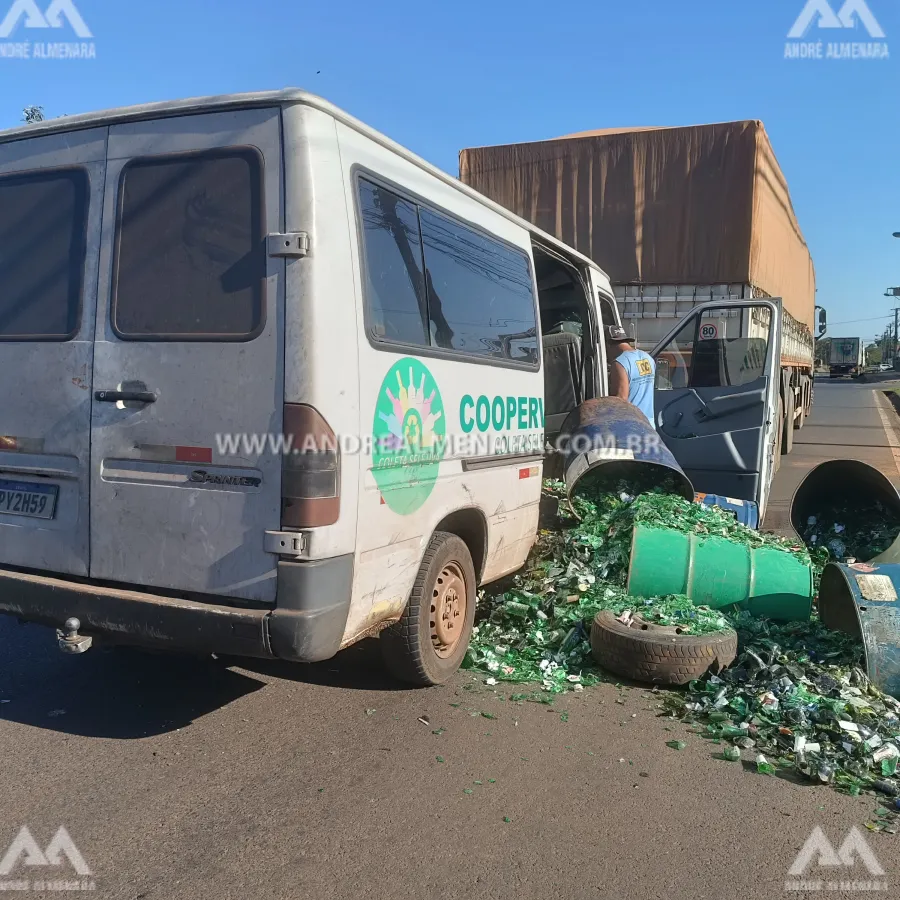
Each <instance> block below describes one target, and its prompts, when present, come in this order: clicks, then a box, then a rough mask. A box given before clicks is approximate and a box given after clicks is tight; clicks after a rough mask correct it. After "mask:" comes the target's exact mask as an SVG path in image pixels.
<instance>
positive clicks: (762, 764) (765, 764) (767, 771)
mask: <svg viewBox="0 0 900 900" xmlns="http://www.w3.org/2000/svg"><path fill="white" fill-rule="evenodd" d="M756 771H757V772H759V774H760V775H774V774H775V773H776V772H777V771H778V770H777V769H776V768H775V766H773V765H772V763H770V762H769V761H768V760H767V759H766V758H765V756H763V755H762V753H760V754H758V755H757V757H756Z"/></svg>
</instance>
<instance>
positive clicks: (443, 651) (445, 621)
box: [429, 562, 469, 659]
mask: <svg viewBox="0 0 900 900" xmlns="http://www.w3.org/2000/svg"><path fill="white" fill-rule="evenodd" d="M468 602H469V598H468V595H467V592H466V579H465V576H464V575H463V572H462V568H461V567H460V565H459V563H456V562H449V563H447V565H445V566H444V568H443V569H441V571H440V574H439V575H438V577H437V578H436V579H435V582H434V587H433V588H432V593H431V616H430V619H429V621H430V625H431V644H432V646H433V647H434V652H435V654H436V655H437V656H439V657H441V658H442V659H443V658H446V657H448V656H451V655H452V653H453V651H454V650H455V649H456V647H457V645H458V644H459V639H460V637H461V636H462V633H463V630H464V628H465V623H466V608H467V607H468Z"/></svg>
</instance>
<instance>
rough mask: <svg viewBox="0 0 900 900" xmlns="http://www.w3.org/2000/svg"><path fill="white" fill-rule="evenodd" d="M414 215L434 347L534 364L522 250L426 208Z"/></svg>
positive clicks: (528, 283)
mask: <svg viewBox="0 0 900 900" xmlns="http://www.w3.org/2000/svg"><path fill="white" fill-rule="evenodd" d="M419 215H420V219H421V222H422V241H423V244H424V246H425V279H426V284H427V288H428V311H429V314H430V317H431V334H432V342H433V343H434V345H435V346H437V347H446V348H447V349H452V350H461V351H462V352H464V353H472V354H475V355H477V356H491V357H494V358H495V359H510V360H516V361H519V362H527V363H532V364H533V363H536V362H537V320H536V316H535V311H534V288H533V286H532V280H531V270H530V268H529V266H528V258H527V257H526V256H525V254H524V253H520V252H517V251H515V250H512V249H510V248H508V247H506V246H505V245H504V244H501V243H500V242H499V241H493V240H491V239H490V238H488V237H486V236H485V235H483V234H480V233H479V232H477V231H474V230H473V229H471V228H466V226H465V225H461V224H459V223H458V222H454V221H452V220H451V219H447V218H445V217H444V216H439V215H437V214H436V213H433V212H431V211H430V210H427V209H422V210H421V211H420V213H419Z"/></svg>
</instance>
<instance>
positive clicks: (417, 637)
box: [380, 531, 476, 687]
mask: <svg viewBox="0 0 900 900" xmlns="http://www.w3.org/2000/svg"><path fill="white" fill-rule="evenodd" d="M475 591H476V586H475V566H474V565H473V564H472V555H471V554H470V553H469V548H468V547H467V546H466V545H465V543H464V542H463V541H462V540H461V539H460V538H458V537H457V536H456V535H455V534H450V533H448V532H446V531H438V532H435V534H434V536H433V537H432V539H431V543H430V544H429V545H428V549H427V550H426V551H425V556H424V557H423V559H422V565H421V566H420V567H419V572H418V574H417V575H416V580H415V583H414V584H413V588H412V591H411V592H410V595H409V601H408V602H407V604H406V609H405V610H404V611H403V615H402V616H401V618H400V621H399V622H396V623H395V624H394V625H391V626H390V627H389V628H386V629H385V630H384V631H382V632H381V637H380V643H381V651H382V657H383V658H384V662H385V665H386V666H387V668H388V670H389V671H390V672H391V674H392V675H394V676H395V677H396V678H399V679H400V680H401V681H406V682H409V683H410V684H414V685H417V686H420V687H425V686H428V685H433V684H443V683H444V682H445V681H447V680H448V679H449V678H450V677H451V676H452V675H453V674H454V672H456V670H457V669H458V668H459V666H460V663H461V662H462V661H463V657H464V656H465V655H466V649H467V648H468V646H469V639H470V638H471V637H472V626H473V625H474V623H475Z"/></svg>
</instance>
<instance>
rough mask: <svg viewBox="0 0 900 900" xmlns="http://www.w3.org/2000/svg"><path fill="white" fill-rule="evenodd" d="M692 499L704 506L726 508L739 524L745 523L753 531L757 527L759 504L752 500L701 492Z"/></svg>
mask: <svg viewBox="0 0 900 900" xmlns="http://www.w3.org/2000/svg"><path fill="white" fill-rule="evenodd" d="M694 499H695V500H696V501H697V502H698V503H702V504H703V505H704V506H718V507H719V509H724V510H727V511H728V512H730V513H732V514H733V515H734V517H735V519H737V520H738V522H740V523H741V525H746V526H747V527H748V528H752V529H753V530H754V531H755V530H756V529H757V528H759V506H758V504H756V503H754V502H753V501H752V500H736V499H735V498H734V497H722V496H720V495H719V494H702V493H698V494H697V496H696V497H695V498H694Z"/></svg>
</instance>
